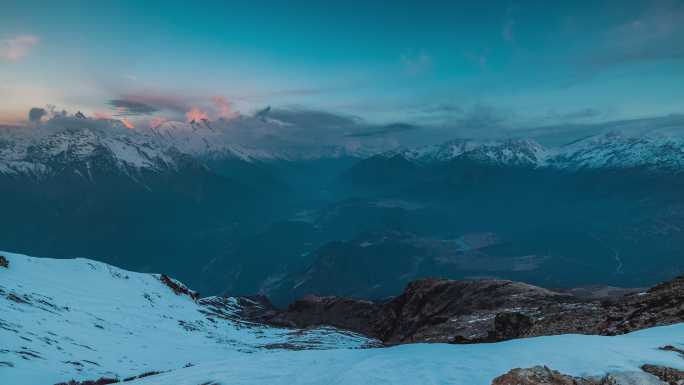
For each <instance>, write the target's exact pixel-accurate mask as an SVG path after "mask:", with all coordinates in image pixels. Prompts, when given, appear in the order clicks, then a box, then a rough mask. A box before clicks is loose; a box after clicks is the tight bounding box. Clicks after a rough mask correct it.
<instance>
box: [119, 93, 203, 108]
mask: <svg viewBox="0 0 684 385" xmlns="http://www.w3.org/2000/svg"><path fill="white" fill-rule="evenodd" d="M118 100H123V101H126V102H131V103H139V104H144V105H147V106H149V107H152V108H154V109H155V111H160V110H168V111H173V112H176V113H178V114H185V112H186V111H188V110H189V109H190V108H191V106H192V100H191V99H190V98H187V97H181V96H178V95H175V94H174V93H170V92H164V91H159V90H144V91H138V92H130V93H123V94H121V95H120V96H119V98H118Z"/></svg>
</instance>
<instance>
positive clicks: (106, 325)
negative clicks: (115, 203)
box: [0, 252, 372, 385]
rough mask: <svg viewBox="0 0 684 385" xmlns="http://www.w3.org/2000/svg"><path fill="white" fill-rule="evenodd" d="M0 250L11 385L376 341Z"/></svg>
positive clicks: (147, 277)
mask: <svg viewBox="0 0 684 385" xmlns="http://www.w3.org/2000/svg"><path fill="white" fill-rule="evenodd" d="M0 254H1V255H3V256H4V258H5V261H7V262H8V263H7V265H8V266H7V267H0V341H2V344H1V348H0V379H2V380H8V381H10V382H8V383H11V384H16V385H30V384H36V385H38V384H40V385H44V384H52V383H56V382H59V381H66V380H69V379H72V378H78V379H94V378H99V377H108V378H112V377H118V378H125V377H129V376H133V375H139V374H142V373H144V372H149V371H164V370H171V369H178V368H181V367H183V366H185V365H188V364H196V363H199V362H203V361H211V360H217V359H220V358H224V357H231V356H240V355H242V354H246V353H252V352H257V351H262V350H273V349H276V350H277V349H327V348H344V347H361V346H364V345H366V344H369V343H372V341H371V340H369V339H367V338H364V337H361V336H358V335H354V334H351V333H341V332H338V331H336V330H334V329H330V328H319V329H313V330H307V331H297V330H288V329H277V328H270V327H265V326H262V325H258V324H253V323H251V322H247V321H244V320H242V319H241V317H240V315H239V314H240V302H239V301H237V300H236V299H235V298H218V297H209V298H204V299H200V300H196V296H195V294H194V293H193V292H192V291H190V290H188V289H187V288H185V286H183V285H182V284H181V283H179V282H178V281H175V280H173V279H170V278H168V277H166V276H159V275H152V274H141V273H134V272H130V271H125V270H122V269H118V268H116V267H113V266H110V265H107V264H104V263H100V262H95V261H91V260H87V259H72V260H55V259H44V258H32V257H27V256H24V255H19V254H11V253H5V252H2V253H0ZM247 356H250V355H249V354H247ZM3 383H5V382H4V381H3Z"/></svg>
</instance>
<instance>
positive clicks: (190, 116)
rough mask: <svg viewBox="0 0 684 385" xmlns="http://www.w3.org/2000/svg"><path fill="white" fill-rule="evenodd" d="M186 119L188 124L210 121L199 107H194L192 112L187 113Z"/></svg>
mask: <svg viewBox="0 0 684 385" xmlns="http://www.w3.org/2000/svg"><path fill="white" fill-rule="evenodd" d="M185 118H186V119H187V121H188V122H192V121H195V122H199V121H200V120H209V115H207V113H206V112H204V111H202V110H200V109H199V108H197V107H192V108H191V109H190V111H188V112H186V113H185Z"/></svg>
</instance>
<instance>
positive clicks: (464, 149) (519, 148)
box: [383, 139, 549, 167]
mask: <svg viewBox="0 0 684 385" xmlns="http://www.w3.org/2000/svg"><path fill="white" fill-rule="evenodd" d="M383 156H384V157H388V158H389V157H394V156H401V157H403V158H405V159H407V160H410V161H414V162H418V163H438V162H449V161H452V160H455V159H468V160H473V161H477V162H482V163H487V164H493V165H511V166H513V165H515V166H532V167H537V166H541V165H543V164H544V163H545V162H546V159H547V158H548V156H549V154H548V150H546V149H545V148H544V147H543V146H541V145H540V144H539V143H537V142H535V141H533V140H529V139H525V140H522V139H510V140H502V141H484V142H480V141H474V140H469V139H455V140H451V141H448V142H446V143H443V144H440V145H436V146H426V147H421V148H417V149H403V150H397V151H390V152H388V153H385V154H383Z"/></svg>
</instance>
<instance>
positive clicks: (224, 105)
mask: <svg viewBox="0 0 684 385" xmlns="http://www.w3.org/2000/svg"><path fill="white" fill-rule="evenodd" d="M211 100H212V101H213V102H214V105H215V106H216V109H217V116H218V117H219V118H223V119H233V118H235V117H237V116H238V115H239V114H238V113H237V112H236V111H234V110H233V104H232V103H231V102H229V101H228V99H226V98H225V97H223V96H214V97H212V98H211Z"/></svg>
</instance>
